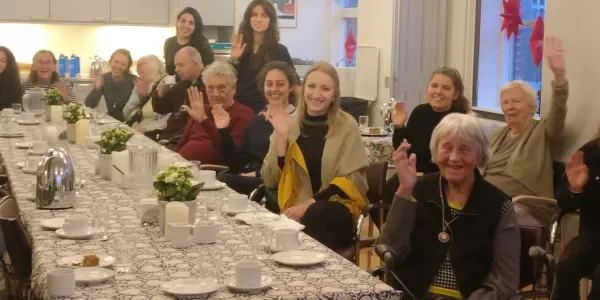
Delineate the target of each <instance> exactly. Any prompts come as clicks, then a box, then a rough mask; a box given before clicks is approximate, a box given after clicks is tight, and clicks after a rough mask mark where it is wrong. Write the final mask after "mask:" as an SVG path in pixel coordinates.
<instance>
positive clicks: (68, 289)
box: [46, 268, 75, 297]
mask: <svg viewBox="0 0 600 300" xmlns="http://www.w3.org/2000/svg"><path fill="white" fill-rule="evenodd" d="M46 277H47V284H48V295H49V296H50V297H70V296H73V295H74V294H75V270H74V269H70V268H56V269H52V270H49V271H48V273H47V274H46Z"/></svg>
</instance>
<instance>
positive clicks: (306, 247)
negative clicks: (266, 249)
mask: <svg viewBox="0 0 600 300" xmlns="http://www.w3.org/2000/svg"><path fill="white" fill-rule="evenodd" d="M265 246H266V245H265ZM306 249H308V246H307V245H306V244H305V243H303V242H300V245H298V248H297V249H295V250H286V251H302V250H306ZM270 250H271V252H273V253H279V252H284V251H283V250H281V249H279V248H276V247H275V243H273V244H272V245H271V249H270Z"/></svg>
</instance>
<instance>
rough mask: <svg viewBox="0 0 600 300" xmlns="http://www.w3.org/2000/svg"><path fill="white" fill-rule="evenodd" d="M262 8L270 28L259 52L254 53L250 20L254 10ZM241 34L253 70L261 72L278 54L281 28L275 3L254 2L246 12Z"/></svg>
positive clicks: (241, 24) (264, 0)
mask: <svg viewBox="0 0 600 300" xmlns="http://www.w3.org/2000/svg"><path fill="white" fill-rule="evenodd" d="M259 5H260V6H262V7H263V9H264V10H265V13H266V14H267V16H269V28H267V30H266V31H265V36H264V39H263V40H262V43H261V44H260V45H258V50H257V51H256V53H254V43H255V41H254V34H253V33H254V30H253V29H252V26H251V25H250V19H251V18H252V10H253V9H254V8H255V7H256V6H259ZM239 32H240V33H241V34H242V38H243V41H242V43H245V44H246V50H245V51H244V54H243V55H242V56H245V55H249V56H250V57H248V58H249V59H250V61H251V65H252V68H253V69H254V70H260V68H262V67H263V65H264V64H265V63H267V62H269V61H271V60H272V59H273V58H274V57H275V55H276V54H277V50H278V48H279V26H278V25H277V13H276V12H275V7H274V6H273V3H271V1H268V0H254V1H252V2H250V4H249V5H248V7H247V8H246V11H245V12H244V19H242V22H241V23H240V29H239Z"/></svg>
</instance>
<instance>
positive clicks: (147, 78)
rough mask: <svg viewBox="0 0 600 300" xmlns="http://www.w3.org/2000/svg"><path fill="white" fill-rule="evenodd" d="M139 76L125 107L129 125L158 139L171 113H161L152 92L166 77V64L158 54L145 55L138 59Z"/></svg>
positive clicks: (124, 112) (124, 114)
mask: <svg viewBox="0 0 600 300" xmlns="http://www.w3.org/2000/svg"><path fill="white" fill-rule="evenodd" d="M137 73H138V76H139V78H138V79H137V81H136V82H135V90H134V92H133V93H131V97H129V101H127V104H126V105H125V107H124V108H123V116H125V119H126V123H127V125H129V126H131V127H133V128H134V129H135V130H137V131H139V132H141V133H144V134H145V135H146V136H148V137H150V138H152V139H154V140H156V135H157V134H158V132H159V131H160V130H161V129H163V128H164V127H165V126H166V125H167V119H168V117H169V115H170V114H167V115H160V114H157V113H155V112H154V108H153V107H152V94H153V92H154V91H156V89H157V87H158V84H159V83H160V81H161V80H162V79H163V78H164V77H165V75H166V74H165V65H164V64H163V63H162V62H161V61H160V59H158V57H157V56H156V55H147V56H143V57H142V58H140V59H139V60H138V61H137Z"/></svg>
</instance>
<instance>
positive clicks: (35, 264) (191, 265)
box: [0, 123, 402, 300]
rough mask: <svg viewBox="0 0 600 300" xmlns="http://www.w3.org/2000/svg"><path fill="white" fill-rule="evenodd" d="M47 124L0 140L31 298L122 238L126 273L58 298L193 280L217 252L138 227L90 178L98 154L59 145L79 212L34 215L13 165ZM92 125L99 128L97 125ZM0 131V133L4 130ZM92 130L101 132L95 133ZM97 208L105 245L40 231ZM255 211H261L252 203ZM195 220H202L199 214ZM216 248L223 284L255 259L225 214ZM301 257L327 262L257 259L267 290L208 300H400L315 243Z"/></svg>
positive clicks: (247, 233)
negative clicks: (66, 262)
mask: <svg viewBox="0 0 600 300" xmlns="http://www.w3.org/2000/svg"><path fill="white" fill-rule="evenodd" d="M46 125H47V124H44V123H42V124H39V125H30V126H18V130H19V131H21V132H23V133H24V137H21V138H0V155H1V157H2V161H3V162H4V164H5V167H6V171H7V173H8V176H9V180H10V184H11V187H12V191H13V194H14V197H15V199H16V201H17V203H18V205H19V207H20V211H21V212H20V213H21V218H22V220H23V223H24V226H25V228H26V230H27V233H28V234H29V236H30V238H31V241H32V249H33V253H32V269H33V271H32V275H31V285H32V289H33V291H34V294H35V296H36V298H38V299H44V300H45V299H50V297H49V295H48V293H47V282H46V273H47V272H48V270H51V269H53V268H57V267H59V263H58V261H59V259H61V258H62V257H68V256H72V255H89V254H95V255H101V254H109V253H111V251H112V246H113V243H112V242H111V236H112V235H113V234H119V233H125V234H127V235H128V236H129V237H131V238H133V239H134V240H135V243H134V244H135V247H134V249H135V255H134V260H133V267H132V268H131V270H130V271H129V272H124V273H117V272H115V275H114V277H112V278H110V279H109V280H108V281H106V282H104V283H101V284H97V285H81V286H80V285H78V286H77V290H76V294H75V295H74V296H73V297H72V298H62V299H96V300H100V299H124V300H142V299H152V300H160V299H173V297H172V296H170V295H167V294H165V293H164V292H163V291H162V288H161V286H162V284H163V283H165V282H168V281H171V280H174V279H181V278H197V277H199V276H200V268H197V267H196V263H197V259H198V256H199V253H202V252H203V251H204V252H205V251H212V250H211V248H207V247H215V245H197V244H192V246H190V247H188V248H185V249H175V248H172V247H171V244H170V242H167V241H166V240H165V238H164V234H163V233H162V232H161V230H160V228H159V227H158V225H144V224H142V222H141V221H140V218H139V216H138V207H139V200H140V199H138V198H137V197H136V195H135V194H134V193H132V192H131V190H128V189H123V188H121V187H120V186H118V185H116V184H114V183H113V182H111V181H110V180H104V179H101V177H100V176H99V175H97V174H96V173H95V162H96V160H97V157H98V150H94V149H89V148H86V147H82V146H77V145H73V144H66V142H64V143H62V144H61V147H65V148H67V150H68V152H69V153H70V156H71V159H72V162H73V166H74V170H75V176H76V177H77V178H78V179H82V180H85V181H87V185H86V186H85V187H84V188H82V189H80V190H78V195H77V205H76V206H75V208H72V209H65V210H40V209H36V204H35V201H32V199H31V196H30V195H31V186H32V184H33V183H35V182H36V175H32V174H26V173H24V172H23V171H22V170H21V168H20V167H19V166H18V163H20V162H24V161H25V160H26V157H27V155H28V152H27V150H22V149H19V148H17V147H16V145H15V143H17V142H25V141H33V140H35V139H39V137H40V132H42V131H43V129H44V126H46ZM96 126H97V125H96ZM5 129H6V128H1V129H0V130H5ZM95 130H96V131H98V130H99V129H98V128H96V129H95ZM134 138H135V139H136V141H137V142H140V141H142V142H143V143H153V142H152V141H151V140H150V139H147V138H145V137H144V136H143V135H142V134H138V133H136V134H135V136H134ZM230 192H232V191H231V190H230V189H229V188H227V187H225V188H223V189H221V190H217V191H203V192H201V194H200V195H199V197H198V200H199V206H202V203H203V201H204V200H206V199H212V200H213V201H214V200H215V199H216V200H218V201H225V199H226V197H227V195H228V193H230ZM99 201H104V202H107V203H108V208H109V211H110V213H109V214H108V216H107V218H108V227H107V232H106V235H107V237H108V240H107V241H104V240H103V239H101V238H100V237H99V236H94V237H92V238H91V239H88V240H70V239H61V238H59V237H58V236H57V235H56V234H55V232H53V231H50V230H45V229H43V228H42V226H40V222H41V221H42V220H44V219H49V218H57V217H65V216H67V215H69V214H75V213H76V214H84V215H87V216H88V218H91V217H92V209H91V207H92V204H94V203H97V202H99ZM252 205H254V206H255V207H256V208H257V209H261V210H264V208H262V207H260V206H259V205H258V204H256V203H254V202H252ZM197 217H198V218H203V217H206V215H203V214H201V212H200V209H199V210H198V212H197ZM217 224H218V230H219V231H218V241H217V246H219V247H220V248H214V249H220V250H219V251H222V255H221V260H222V268H221V272H222V275H223V278H224V277H226V276H233V275H234V266H235V264H236V263H237V262H239V261H242V260H248V259H256V256H255V254H254V253H253V251H252V247H251V236H252V227H251V226H249V225H246V224H242V223H240V222H238V221H237V220H235V219H234V218H233V217H231V216H225V215H223V216H222V217H221V218H220V219H219V220H218V222H217ZM304 239H305V240H304V244H305V245H306V246H305V247H306V248H308V249H307V250H311V251H315V252H322V253H325V254H326V255H327V259H326V260H325V262H324V263H322V264H321V265H317V266H313V267H305V268H294V267H287V266H283V265H280V264H277V263H276V262H275V261H273V260H271V259H269V258H266V259H263V260H262V263H263V265H264V266H263V274H265V275H268V276H271V277H272V278H273V283H272V284H271V287H270V288H269V289H267V290H266V291H263V292H261V293H259V294H255V295H249V294H243V293H235V292H233V291H230V290H229V289H228V288H227V287H226V286H224V285H223V283H222V281H221V283H220V287H219V289H218V290H217V291H215V292H214V293H212V294H210V296H209V298H211V299H231V298H239V299H400V298H401V296H402V293H401V292H400V291H395V290H393V289H392V288H391V287H389V286H388V285H386V284H384V283H382V282H381V281H379V280H378V279H377V278H375V277H372V276H371V275H370V274H368V273H367V272H365V271H363V270H361V269H359V268H358V267H357V266H356V265H354V264H353V263H351V262H350V261H347V260H345V259H344V258H342V257H341V256H339V255H338V254H336V253H335V252H333V251H331V250H329V249H328V248H326V247H325V246H323V245H322V244H320V243H319V242H317V241H315V240H313V239H312V238H310V237H308V236H304Z"/></svg>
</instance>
